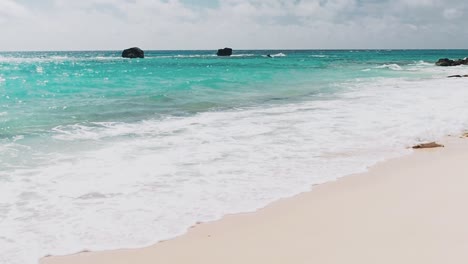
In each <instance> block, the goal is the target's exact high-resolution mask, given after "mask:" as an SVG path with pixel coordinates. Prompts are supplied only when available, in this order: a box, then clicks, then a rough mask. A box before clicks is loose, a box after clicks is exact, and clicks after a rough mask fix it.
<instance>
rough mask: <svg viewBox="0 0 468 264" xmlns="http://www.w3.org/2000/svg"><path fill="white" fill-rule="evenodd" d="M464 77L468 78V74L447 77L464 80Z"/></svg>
mask: <svg viewBox="0 0 468 264" xmlns="http://www.w3.org/2000/svg"><path fill="white" fill-rule="evenodd" d="M463 77H468V74H465V75H460V74H457V75H450V76H447V78H463Z"/></svg>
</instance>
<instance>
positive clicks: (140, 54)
mask: <svg viewBox="0 0 468 264" xmlns="http://www.w3.org/2000/svg"><path fill="white" fill-rule="evenodd" d="M122 57H123V58H130V59H135V58H144V57H145V52H144V51H142V50H141V49H140V48H137V47H134V48H129V49H126V50H124V51H123V52H122Z"/></svg>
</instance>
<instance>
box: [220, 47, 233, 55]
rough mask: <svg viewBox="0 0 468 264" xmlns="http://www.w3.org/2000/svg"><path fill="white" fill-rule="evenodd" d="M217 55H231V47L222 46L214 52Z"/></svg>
mask: <svg viewBox="0 0 468 264" xmlns="http://www.w3.org/2000/svg"><path fill="white" fill-rule="evenodd" d="M216 55H218V56H231V55H232V49H231V48H224V49H219V50H218V52H217V53H216Z"/></svg>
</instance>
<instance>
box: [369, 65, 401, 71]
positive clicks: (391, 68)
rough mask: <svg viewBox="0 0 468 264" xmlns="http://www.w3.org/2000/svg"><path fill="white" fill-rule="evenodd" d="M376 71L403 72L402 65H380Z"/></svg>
mask: <svg viewBox="0 0 468 264" xmlns="http://www.w3.org/2000/svg"><path fill="white" fill-rule="evenodd" d="M375 68H376V69H390V70H394V71H401V70H402V68H401V66H400V65H398V64H394V63H392V64H384V65H380V66H377V67H375Z"/></svg>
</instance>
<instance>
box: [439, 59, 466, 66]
mask: <svg viewBox="0 0 468 264" xmlns="http://www.w3.org/2000/svg"><path fill="white" fill-rule="evenodd" d="M436 65H437V66H458V65H468V58H464V59H458V60H451V59H448V58H445V59H439V60H438V61H437V62H436Z"/></svg>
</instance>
